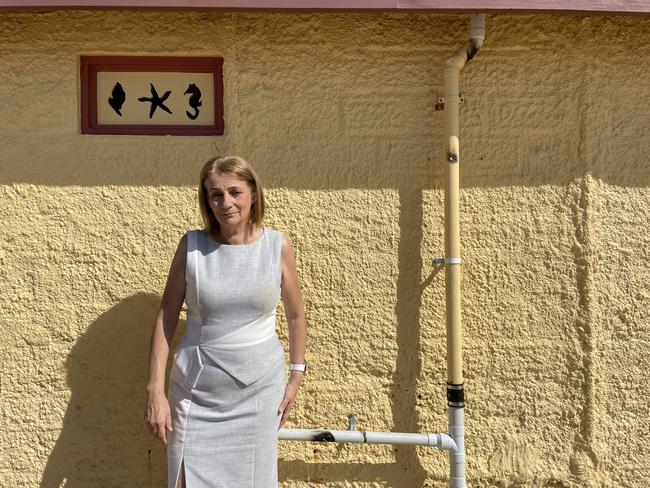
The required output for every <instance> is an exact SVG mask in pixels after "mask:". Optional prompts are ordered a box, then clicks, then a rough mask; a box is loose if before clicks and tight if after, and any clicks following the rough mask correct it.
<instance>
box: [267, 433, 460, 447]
mask: <svg viewBox="0 0 650 488" xmlns="http://www.w3.org/2000/svg"><path fill="white" fill-rule="evenodd" d="M278 440H281V441H309V442H338V443H350V444H393V445H410V446H428V447H438V448H440V449H445V450H448V451H451V450H455V449H456V443H455V442H454V440H453V439H452V438H451V437H450V436H449V435H447V434H405V433H402V432H365V431H362V430H320V429H280V431H279V432H278Z"/></svg>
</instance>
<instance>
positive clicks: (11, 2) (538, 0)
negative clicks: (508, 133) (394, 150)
mask: <svg viewBox="0 0 650 488" xmlns="http://www.w3.org/2000/svg"><path fill="white" fill-rule="evenodd" d="M0 9H4V10H22V9H28V10H31V9H38V10H45V9H48V10H62V9H182V10H206V9H220V10H279V11H339V12H341V11H416V12H484V13H490V12H492V13H494V12H508V13H528V12H546V13H585V14H587V13H591V14H596V13H600V14H650V0H492V1H491V0H239V1H236V0H95V1H88V0H33V1H16V0H0Z"/></svg>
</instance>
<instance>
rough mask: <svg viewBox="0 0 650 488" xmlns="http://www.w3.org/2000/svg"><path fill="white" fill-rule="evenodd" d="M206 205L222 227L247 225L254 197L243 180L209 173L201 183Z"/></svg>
mask: <svg viewBox="0 0 650 488" xmlns="http://www.w3.org/2000/svg"><path fill="white" fill-rule="evenodd" d="M203 186H204V188H205V192H206V195H207V196H208V204H209V206H210V209H211V210H212V213H213V214H214V216H215V218H216V219H217V222H219V225H220V226H223V227H236V226H238V225H241V224H244V225H246V224H248V222H249V220H250V215H251V207H252V205H253V203H254V202H255V195H254V194H253V192H252V190H251V189H250V187H249V186H248V183H247V182H245V181H244V180H240V179H239V178H237V177H236V176H231V175H224V174H222V173H210V174H209V175H208V177H207V178H206V179H205V181H204V182H203Z"/></svg>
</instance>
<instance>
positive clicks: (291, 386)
mask: <svg viewBox="0 0 650 488" xmlns="http://www.w3.org/2000/svg"><path fill="white" fill-rule="evenodd" d="M299 387H300V383H299V382H294V381H289V383H287V386H286V387H285V388H284V398H283V400H282V403H280V406H279V407H278V415H282V418H281V419H280V427H282V426H283V425H284V423H285V422H286V421H287V419H288V418H289V412H291V409H292V408H293V404H294V402H295V399H296V394H297V393H298V388H299Z"/></svg>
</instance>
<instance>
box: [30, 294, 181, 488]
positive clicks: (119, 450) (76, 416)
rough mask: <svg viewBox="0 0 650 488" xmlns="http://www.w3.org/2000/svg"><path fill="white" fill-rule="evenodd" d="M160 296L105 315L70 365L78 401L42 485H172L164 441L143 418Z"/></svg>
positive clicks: (131, 301) (143, 297)
mask: <svg viewBox="0 0 650 488" xmlns="http://www.w3.org/2000/svg"><path fill="white" fill-rule="evenodd" d="M159 304H160V297H159V296H156V295H147V294H138V295H134V296H131V297H129V298H127V299H126V300H124V301H122V302H120V303H119V304H117V305H116V306H114V307H113V308H111V309H110V310H108V311H106V312H105V313H103V314H102V315H101V316H100V317H99V318H98V319H97V320H96V321H95V322H94V323H93V324H91V325H90V327H89V328H88V330H87V332H86V333H85V334H84V335H83V336H82V337H81V338H80V339H79V340H78V341H77V343H76V344H75V346H74V348H73V349H72V351H71V352H70V355H69V356H68V359H67V361H66V369H67V382H68V387H69V388H70V391H71V397H70V402H69V404H68V409H67V411H66V413H65V418H64V420H63V429H62V431H61V434H60V436H59V439H58V440H57V442H56V445H55V446H54V450H53V451H52V453H51V455H50V457H49V459H48V462H47V466H46V468H45V472H44V473H43V478H42V481H41V485H40V486H41V488H59V487H63V486H65V487H68V488H90V487H97V488H99V487H101V488H106V487H111V486H128V487H144V486H147V487H149V486H165V484H166V466H165V453H164V447H163V446H162V444H160V443H158V442H156V440H155V439H154V438H153V437H152V436H151V435H150V434H149V432H148V431H147V429H146V427H145V425H144V422H143V420H142V415H143V405H144V392H145V382H146V375H147V368H148V365H147V362H148V359H147V351H148V350H149V337H150V333H151V324H152V322H153V318H154V314H155V312H156V310H157V307H158V305H159ZM182 325H183V324H179V327H181V326H182Z"/></svg>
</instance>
